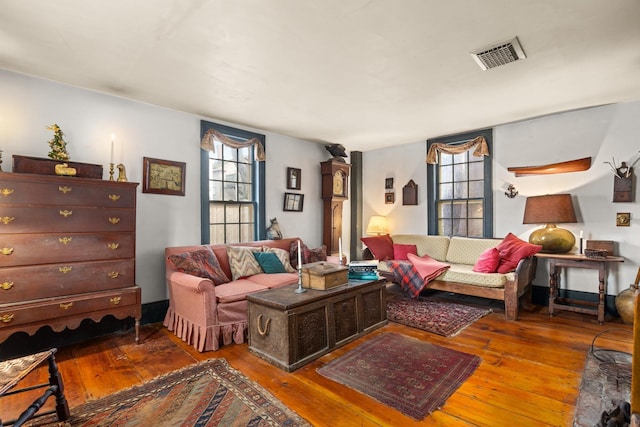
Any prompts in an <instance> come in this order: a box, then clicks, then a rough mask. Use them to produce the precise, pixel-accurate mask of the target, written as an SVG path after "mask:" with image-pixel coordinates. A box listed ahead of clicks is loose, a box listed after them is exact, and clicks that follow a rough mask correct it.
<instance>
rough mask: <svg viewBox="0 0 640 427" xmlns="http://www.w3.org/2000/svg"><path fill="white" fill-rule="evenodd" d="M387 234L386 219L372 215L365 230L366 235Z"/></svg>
mask: <svg viewBox="0 0 640 427" xmlns="http://www.w3.org/2000/svg"><path fill="white" fill-rule="evenodd" d="M388 232H389V225H388V224H387V218H385V217H383V216H381V215H373V216H372V217H371V218H370V219H369V224H368V225H367V229H366V230H365V233H366V234H387V233H388Z"/></svg>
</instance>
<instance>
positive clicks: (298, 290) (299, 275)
mask: <svg viewBox="0 0 640 427" xmlns="http://www.w3.org/2000/svg"><path fill="white" fill-rule="evenodd" d="M294 292H295V293H296V294H303V293H305V292H307V290H306V289H304V288H303V287H302V253H301V251H300V240H298V287H297V288H296V290H295V291H294Z"/></svg>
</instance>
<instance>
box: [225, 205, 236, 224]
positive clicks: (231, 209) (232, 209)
mask: <svg viewBox="0 0 640 427" xmlns="http://www.w3.org/2000/svg"><path fill="white" fill-rule="evenodd" d="M225 213H226V218H225V221H226V222H227V224H228V223H236V224H237V223H239V222H240V210H239V209H238V205H236V204H227V205H226V207H225Z"/></svg>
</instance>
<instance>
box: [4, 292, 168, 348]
mask: <svg viewBox="0 0 640 427" xmlns="http://www.w3.org/2000/svg"><path fill="white" fill-rule="evenodd" d="M168 307H169V300H163V301H156V302H151V303H146V304H142V319H141V320H140V324H142V325H145V324H148V323H157V322H161V321H163V320H164V316H165V314H166V312H167V308H168ZM134 325H135V321H134V320H133V318H131V317H129V318H127V319H124V320H119V319H116V318H115V317H113V316H106V317H105V318H104V319H102V321H100V322H98V323H96V322H94V321H92V320H89V319H85V320H83V321H82V323H80V326H79V327H78V328H76V329H65V330H63V331H61V332H54V331H53V330H52V329H51V328H49V327H48V326H45V327H43V328H40V329H39V330H38V331H37V332H36V333H35V334H34V335H31V336H30V335H28V334H27V333H26V332H16V333H15V334H13V335H11V336H10V337H9V338H7V339H6V340H5V341H4V342H2V343H0V354H1V355H2V359H10V358H14V357H20V356H23V355H26V354H32V353H37V352H39V351H43V350H46V349H49V348H52V347H56V348H61V347H64V346H67V345H71V344H77V343H79V342H83V341H87V340H90V339H92V338H97V337H101V336H104V335H109V334H113V333H116V332H122V331H128V330H130V329H131V328H133V327H134Z"/></svg>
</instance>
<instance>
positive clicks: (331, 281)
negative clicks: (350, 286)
mask: <svg viewBox="0 0 640 427" xmlns="http://www.w3.org/2000/svg"><path fill="white" fill-rule="evenodd" d="M348 273H349V268H348V267H344V266H341V265H337V264H332V263H329V262H326V261H319V262H312V263H311V264H305V265H303V266H302V287H304V288H311V289H323V290H324V289H331V288H334V287H336V286H340V285H344V284H345V283H347V280H348V279H347V275H348Z"/></svg>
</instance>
